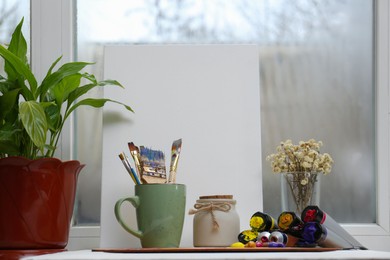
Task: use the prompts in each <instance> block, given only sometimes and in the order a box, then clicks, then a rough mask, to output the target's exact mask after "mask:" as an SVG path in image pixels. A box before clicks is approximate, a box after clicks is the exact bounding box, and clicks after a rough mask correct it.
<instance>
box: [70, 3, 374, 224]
mask: <svg viewBox="0 0 390 260" xmlns="http://www.w3.org/2000/svg"><path fill="white" fill-rule="evenodd" d="M91 6H92V4H91V2H90V1H88V0H79V1H78V7H77V10H78V59H80V60H92V61H94V62H97V63H98V64H99V63H101V57H102V51H103V48H102V47H103V46H104V45H109V44H154V43H159V44H166V43H185V44H186V43H200V44H204V43H226V44H234V43H256V44H258V45H259V47H260V53H259V62H260V81H261V86H260V90H261V117H262V122H261V123H262V153H263V155H264V157H265V155H266V154H270V153H272V152H273V150H274V149H275V147H276V145H278V144H279V142H280V141H283V140H286V139H293V140H294V141H295V142H298V141H299V140H308V139H310V138H315V139H317V140H322V141H323V142H324V144H325V145H324V147H323V150H324V151H326V152H329V153H330V154H331V155H333V157H334V158H336V160H335V161H336V162H335V167H334V169H333V172H332V174H330V175H328V176H326V177H325V178H322V179H321V203H320V205H321V207H322V208H323V209H325V210H326V211H327V212H328V213H329V214H330V215H332V216H333V217H334V218H335V219H336V220H338V221H340V222H343V223H350V222H352V223H354V222H359V223H360V222H361V223H373V222H375V217H376V215H375V156H374V151H375V135H374V131H375V128H374V125H375V122H374V118H375V117H374V95H375V92H374V76H373V54H374V48H373V29H372V28H373V23H374V22H373V2H372V1H366V0H363V1H360V2H359V4H356V1H317V0H307V1H265V0H260V1H226V0H225V1H124V2H120V4H119V3H118V4H116V5H113V4H112V3H111V2H110V1H99V2H96V1H95V2H94V5H93V6H94V8H93V10H92V9H91ZM346 28H348V29H346ZM95 69H97V71H94V72H95V73H98V74H99V72H100V70H101V66H95ZM82 113H83V112H80V113H79V114H78V118H79V120H77V135H76V136H77V138H79V140H83V142H78V147H77V149H76V150H77V151H78V154H77V156H78V157H79V158H81V159H82V161H89V160H91V161H89V163H87V165H88V168H89V169H85V172H84V174H83V176H81V177H80V178H85V179H88V181H85V182H84V183H85V184H81V185H83V187H82V189H81V190H80V200H79V207H78V210H79V218H77V219H78V222H79V223H80V224H83V223H86V222H87V223H88V222H89V221H95V222H99V218H98V217H97V216H98V215H99V210H100V207H99V205H98V203H97V200H96V197H94V196H91V189H93V188H92V187H91V175H92V174H93V176H94V177H93V179H94V180H97V176H96V172H99V170H100V169H101V164H100V163H99V162H101V158H99V156H101V155H100V153H99V151H98V150H95V151H91V149H89V147H91V146H94V147H96V145H98V146H99V147H100V139H101V138H100V135H99V132H96V129H99V128H101V126H100V124H101V122H99V120H96V118H98V117H99V116H100V115H99V112H98V113H91V109H89V110H88V112H86V113H87V115H83V114H82ZM92 129H93V131H94V133H95V134H94V135H91V134H90V133H91V131H92ZM89 172H91V174H89ZM357 176H358V177H357ZM279 178H280V176H276V175H273V174H272V173H271V170H270V167H269V165H268V164H267V162H266V161H265V160H264V158H263V180H264V187H263V189H264V210H265V211H267V212H269V213H270V214H272V215H274V216H278V215H279V214H280V211H281V209H280V203H279V202H280V200H281V198H280V180H279ZM96 185H97V186H96V193H98V192H99V187H100V185H99V183H98V182H97V181H96ZM329 187H333V188H335V190H336V191H338V192H335V190H333V189H329ZM92 194H93V193H92ZM347 194H353V196H346V195H347ZM82 197H84V198H83V199H82ZM254 199H255V198H254ZM93 202H96V203H93Z"/></svg>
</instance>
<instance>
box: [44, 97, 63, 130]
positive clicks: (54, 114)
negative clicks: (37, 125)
mask: <svg viewBox="0 0 390 260" xmlns="http://www.w3.org/2000/svg"><path fill="white" fill-rule="evenodd" d="M45 112H46V115H47V118H48V127H49V129H50V130H51V131H57V130H58V129H59V128H60V126H61V121H62V116H61V113H60V112H61V109H59V107H58V106H57V105H55V104H53V105H51V106H48V107H47V108H46V109H45Z"/></svg>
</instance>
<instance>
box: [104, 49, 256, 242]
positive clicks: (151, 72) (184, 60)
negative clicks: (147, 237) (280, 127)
mask: <svg viewBox="0 0 390 260" xmlns="http://www.w3.org/2000/svg"><path fill="white" fill-rule="evenodd" d="M104 77H105V78H106V79H107V78H110V79H116V80H118V81H119V82H121V83H122V85H123V86H124V87H125V89H121V88H117V87H109V88H106V90H105V93H104V95H105V97H106V98H112V99H116V100H119V101H121V102H125V103H127V104H129V105H130V106H131V107H132V108H133V109H134V111H135V113H134V114H130V113H128V112H127V111H125V110H124V109H123V108H122V107H120V106H118V105H115V104H108V105H107V106H106V107H105V108H104V113H103V114H104V122H103V177H102V211H101V246H102V247H140V243H139V241H138V239H136V238H134V237H132V236H131V235H130V234H128V233H127V232H126V231H124V230H123V229H122V228H121V227H120V226H119V224H118V223H117V221H116V219H115V215H114V205H115V202H116V201H117V200H118V199H119V198H122V197H127V196H131V195H133V194H134V183H133V182H132V180H131V178H130V177H129V175H128V174H127V172H126V171H125V169H124V167H123V165H122V163H121V161H120V160H119V158H118V154H119V153H120V152H122V151H125V152H126V153H127V154H128V155H130V153H129V150H128V147H127V143H128V142H134V143H135V144H136V145H144V146H146V147H150V148H153V149H159V150H162V151H164V152H165V155H166V164H167V167H168V166H169V163H170V150H171V145H172V142H173V141H174V140H176V139H179V138H182V141H183V145H182V151H181V155H180V159H179V164H178V171H177V183H183V184H186V186H187V204H186V210H187V212H188V210H189V209H191V208H192V207H193V205H194V203H195V202H196V200H197V198H198V197H199V196H202V195H215V194H231V195H233V196H234V198H235V199H236V200H237V206H236V209H237V212H238V214H239V216H240V219H241V221H240V223H241V229H242V230H245V229H249V218H250V216H251V215H252V214H253V213H254V212H256V211H259V210H262V180H261V162H262V158H261V140H260V137H261V131H260V96H259V95H260V94H259V87H260V86H259V61H258V48H257V46H255V45H164V46H156V45H135V46H109V47H106V48H105V55H104ZM124 212H125V215H126V217H127V218H128V225H130V226H133V227H134V228H136V227H137V225H136V221H135V216H134V214H135V210H134V209H133V208H132V207H131V206H130V205H126V206H124ZM192 220H193V216H191V215H188V214H187V215H186V216H185V224H184V229H183V235H182V242H181V246H182V247H189V246H192ZM237 235H238V234H237Z"/></svg>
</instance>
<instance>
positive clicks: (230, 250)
mask: <svg viewBox="0 0 390 260" xmlns="http://www.w3.org/2000/svg"><path fill="white" fill-rule="evenodd" d="M335 250H342V248H324V247H241V248H236V247H180V248H95V249H92V251H94V252H108V253H241V252H326V251H335Z"/></svg>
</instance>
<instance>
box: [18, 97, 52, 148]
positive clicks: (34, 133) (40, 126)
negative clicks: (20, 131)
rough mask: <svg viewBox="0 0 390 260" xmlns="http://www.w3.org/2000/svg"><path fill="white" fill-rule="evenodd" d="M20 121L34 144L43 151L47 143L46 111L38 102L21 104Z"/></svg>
mask: <svg viewBox="0 0 390 260" xmlns="http://www.w3.org/2000/svg"><path fill="white" fill-rule="evenodd" d="M19 112H20V119H21V121H22V123H23V126H24V128H25V129H26V132H27V134H28V135H29V137H30V138H31V140H32V141H33V143H34V144H35V145H36V146H37V147H38V148H39V149H40V150H41V151H43V148H44V145H45V142H46V133H47V130H48V124H47V120H46V115H45V111H44V109H43V108H42V106H41V105H40V104H39V103H38V102H36V101H26V102H21V103H20V104H19Z"/></svg>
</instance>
